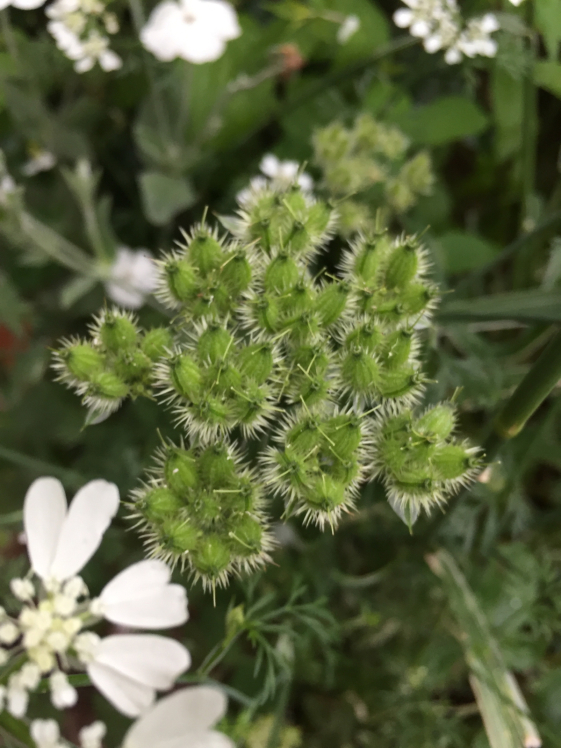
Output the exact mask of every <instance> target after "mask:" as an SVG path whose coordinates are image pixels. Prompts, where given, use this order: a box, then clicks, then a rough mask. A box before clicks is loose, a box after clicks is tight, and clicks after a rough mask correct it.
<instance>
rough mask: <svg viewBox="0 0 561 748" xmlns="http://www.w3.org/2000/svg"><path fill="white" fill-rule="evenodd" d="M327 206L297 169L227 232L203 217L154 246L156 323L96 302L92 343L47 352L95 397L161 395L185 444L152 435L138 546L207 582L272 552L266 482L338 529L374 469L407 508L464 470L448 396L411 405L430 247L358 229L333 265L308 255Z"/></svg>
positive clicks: (444, 488) (103, 403)
mask: <svg viewBox="0 0 561 748" xmlns="http://www.w3.org/2000/svg"><path fill="white" fill-rule="evenodd" d="M336 218H337V216H336V211H335V209H334V208H333V206H331V205H329V204H327V203H325V202H321V201H318V200H315V199H314V198H312V197H311V196H310V195H309V194H307V193H305V192H303V191H302V190H301V189H300V188H299V187H298V185H297V184H293V185H290V186H288V187H286V186H280V185H274V184H273V185H269V186H259V187H256V188H254V189H252V190H251V191H250V192H249V195H246V196H245V197H244V201H243V207H242V208H241V209H240V211H239V214H238V218H237V219H236V221H235V223H232V222H231V223H230V227H231V231H232V235H230V236H227V237H220V236H219V235H218V233H217V231H216V230H213V229H210V228H209V227H208V226H207V225H206V223H205V222H204V221H203V223H201V224H200V225H199V226H197V227H195V228H194V229H193V231H192V232H191V234H185V235H184V239H185V241H184V242H183V243H181V244H179V245H178V246H177V248H176V250H175V251H174V252H173V253H171V254H168V255H166V256H164V257H163V258H162V260H160V261H159V286H158V291H157V296H158V298H159V299H160V301H161V302H162V303H163V304H164V305H165V306H167V307H168V308H169V309H170V312H171V314H172V315H173V318H172V322H171V323H170V325H169V328H156V329H155V330H149V331H148V332H141V331H140V330H139V329H138V326H137V323H136V322H135V320H134V319H133V318H131V317H129V316H128V315H127V314H125V313H119V312H117V311H110V312H104V313H103V314H102V315H101V316H100V317H99V319H98V320H96V322H95V324H94V325H93V326H92V330H91V339H90V340H89V341H69V342H67V343H66V344H65V345H64V346H63V347H62V348H61V350H60V351H59V352H58V355H57V367H58V369H59V373H60V377H61V379H63V381H65V382H66V383H67V384H69V385H70V386H72V387H74V388H75V389H76V390H77V392H78V393H79V394H80V395H82V397H83V398H84V400H85V402H86V404H88V405H89V406H90V407H92V408H94V409H95V408H97V409H100V410H102V411H103V410H105V411H107V410H111V409H114V408H115V407H117V406H118V404H119V403H120V402H122V400H123V398H124V397H126V396H127V395H131V396H133V397H134V396H138V395H147V396H151V397H155V398H158V399H160V400H161V401H162V403H164V404H165V405H167V406H168V407H170V408H171V409H172V410H173V413H174V414H175V417H176V423H177V427H178V429H179V430H180V432H181V439H182V441H181V446H174V445H172V444H166V445H165V446H164V447H163V448H162V449H161V450H160V452H159V454H158V456H157V464H156V467H154V468H153V469H152V471H150V472H149V474H148V478H147V480H146V482H145V483H144V484H143V485H142V487H141V488H139V489H138V490H137V491H136V492H135V494H134V496H133V501H132V504H131V511H132V514H133V515H134V517H135V518H136V521H137V524H138V526H139V528H140V531H141V533H142V535H143V537H144V538H145V541H146V546H147V548H148V550H149V552H150V553H151V554H153V555H156V556H159V557H162V558H165V559H166V560H167V561H169V562H171V563H172V564H176V563H178V564H180V565H181V566H182V567H183V568H186V569H189V570H190V571H191V573H192V574H193V576H194V577H195V578H197V579H201V580H202V582H203V584H204V585H205V586H206V587H215V586H216V585H217V584H219V585H223V584H226V582H227V581H228V578H229V577H230V575H231V574H232V573H237V572H240V571H243V570H246V571H247V570H251V569H252V568H255V567H256V566H258V565H260V564H262V563H264V562H266V561H267V560H268V559H269V552H270V550H271V547H272V540H271V534H270V531H269V520H268V518H267V515H266V512H265V508H266V501H267V498H268V497H269V498H270V497H271V496H275V495H276V496H279V497H282V499H283V500H284V503H285V513H284V516H285V517H286V516H289V515H300V516H301V517H302V518H303V520H304V522H306V523H308V522H312V523H315V524H317V525H318V526H320V527H321V528H323V527H324V526H325V525H328V526H330V527H331V528H334V527H335V526H336V525H337V523H338V522H339V520H340V519H341V517H342V515H343V514H344V513H345V512H348V511H351V510H352V509H353V508H354V506H355V505H356V501H357V499H358V496H359V492H360V487H361V485H363V483H364V482H365V480H368V479H372V478H373V477H379V478H381V479H382V480H383V481H384V482H385V483H386V485H387V487H388V494H389V498H390V502H391V503H392V506H393V507H394V509H395V510H396V511H397V512H398V513H399V514H400V516H402V517H403V518H404V519H405V521H407V522H409V523H411V522H412V521H414V519H415V518H416V516H417V515H418V513H419V510H420V509H421V508H425V509H427V510H428V509H429V508H430V506H431V505H432V504H434V503H438V502H440V501H442V500H443V499H444V497H445V496H446V495H448V494H449V493H451V492H453V491H454V490H456V489H457V487H458V486H459V485H461V484H462V483H463V482H465V481H467V480H469V479H470V478H471V476H472V475H473V472H474V469H475V465H476V462H477V459H476V457H475V454H474V451H473V450H470V448H469V447H468V446H466V445H465V444H463V443H462V442H459V441H457V440H455V439H454V438H453V436H452V430H453V426H454V416H453V409H452V407H451V406H450V405H442V406H438V407H437V408H435V409H433V410H431V411H427V412H426V413H425V414H424V415H421V416H419V417H416V416H415V415H414V414H413V407H414V406H415V403H417V402H418V401H419V400H420V398H421V397H422V393H423V387H424V381H425V380H424V375H423V371H422V365H421V339H420V334H421V333H420V332H419V328H420V327H422V326H423V325H426V324H428V321H429V320H430V316H431V313H432V310H433V309H434V307H435V304H436V302H437V298H438V289H437V288H436V287H435V286H434V284H433V283H432V282H431V280H430V278H429V277H428V267H427V259H426V252H425V249H424V248H423V246H422V245H421V243H420V241H419V240H418V238H416V237H407V236H400V237H392V236H390V235H389V234H388V233H387V232H383V231H378V232H376V231H373V232H370V233H368V234H361V235H359V236H358V237H357V238H355V240H354V242H353V243H352V244H351V245H350V246H348V247H346V248H345V249H343V250H342V256H341V258H340V263H339V268H338V270H337V271H336V272H335V273H334V274H330V273H329V272H328V271H327V270H326V268H325V267H322V263H321V258H320V252H321V250H322V247H323V246H324V245H325V244H326V243H327V241H328V240H329V239H330V238H331V236H332V234H333V230H334V226H335V221H336ZM104 377H105V380H104V379H103V378H104ZM104 381H107V382H112V383H113V384H112V385H111V386H114V390H111V391H110V389H109V388H108V387H107V386H105V390H103V389H100V382H102V383H103V382H104ZM117 383H118V385H119V386H117ZM447 419H448V420H447Z"/></svg>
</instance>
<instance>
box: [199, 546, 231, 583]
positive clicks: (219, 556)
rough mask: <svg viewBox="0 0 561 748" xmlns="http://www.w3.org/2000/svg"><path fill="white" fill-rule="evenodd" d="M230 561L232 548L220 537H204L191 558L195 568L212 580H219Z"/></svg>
mask: <svg viewBox="0 0 561 748" xmlns="http://www.w3.org/2000/svg"><path fill="white" fill-rule="evenodd" d="M230 561H231V551H230V548H229V547H228V544H227V543H226V541H225V540H223V539H222V538H221V537H220V536H219V535H206V536H203V537H202V538H201V539H200V542H199V543H198V545H197V548H196V549H195V551H194V552H193V554H192V557H191V563H192V564H193V568H194V569H195V570H196V571H198V572H199V574H201V575H202V576H204V577H208V578H209V579H210V580H215V579H217V578H218V577H219V576H220V574H222V572H224V571H226V569H227V568H228V566H229V565H230Z"/></svg>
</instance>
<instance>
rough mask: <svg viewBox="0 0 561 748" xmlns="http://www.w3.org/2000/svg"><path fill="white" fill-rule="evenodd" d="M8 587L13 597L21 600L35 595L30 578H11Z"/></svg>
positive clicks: (24, 600)
mask: <svg viewBox="0 0 561 748" xmlns="http://www.w3.org/2000/svg"><path fill="white" fill-rule="evenodd" d="M10 589H11V590H12V593H13V595H14V597H17V599H18V600H22V601H23V602H26V601H27V600H31V599H32V598H33V597H34V595H35V587H34V586H33V582H32V581H31V580H30V579H12V581H11V582H10Z"/></svg>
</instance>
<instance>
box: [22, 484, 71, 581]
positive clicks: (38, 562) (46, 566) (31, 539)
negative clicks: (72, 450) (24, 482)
mask: <svg viewBox="0 0 561 748" xmlns="http://www.w3.org/2000/svg"><path fill="white" fill-rule="evenodd" d="M65 516H66V496H65V494H64V488H63V487H62V483H61V482H60V481H58V480H57V479H56V478H38V479H37V480H36V481H34V482H33V483H32V484H31V486H30V487H29V489H28V491H27V493H26V495H25V501H24V504H23V525H24V528H25V536H26V538H27V551H28V553H29V559H30V561H31V567H32V569H33V571H34V572H35V573H36V574H37V576H39V577H41V578H42V579H46V577H48V575H49V570H50V567H51V564H52V561H53V558H54V555H55V552H56V548H57V543H58V539H59V536H60V532H61V529H62V526H63V523H64V518H65Z"/></svg>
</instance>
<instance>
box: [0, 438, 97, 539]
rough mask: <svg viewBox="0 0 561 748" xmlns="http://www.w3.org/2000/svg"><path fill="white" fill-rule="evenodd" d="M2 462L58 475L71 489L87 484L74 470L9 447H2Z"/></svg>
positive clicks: (0, 451)
mask: <svg viewBox="0 0 561 748" xmlns="http://www.w3.org/2000/svg"><path fill="white" fill-rule="evenodd" d="M0 460H6V461H7V462H12V463H14V465H19V466H20V467H23V468H25V469H26V470H31V471H33V472H34V473H43V474H47V475H56V476H58V477H59V478H60V479H61V480H62V481H63V483H65V484H66V485H67V486H69V487H70V488H80V487H81V486H83V485H84V483H85V482H86V480H85V478H84V477H83V476H81V475H80V474H79V473H76V472H74V470H67V469H66V468H62V467H59V466H58V465H53V464H51V463H50V462H45V461H44V460H38V459H36V458H35V457H29V456H28V455H24V454H22V453H21V452H16V450H14V449H8V448H7V447H2V446H0ZM0 524H1V520H0Z"/></svg>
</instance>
